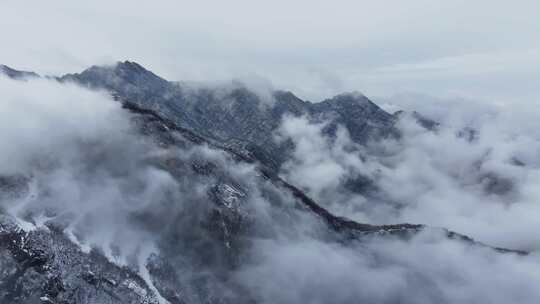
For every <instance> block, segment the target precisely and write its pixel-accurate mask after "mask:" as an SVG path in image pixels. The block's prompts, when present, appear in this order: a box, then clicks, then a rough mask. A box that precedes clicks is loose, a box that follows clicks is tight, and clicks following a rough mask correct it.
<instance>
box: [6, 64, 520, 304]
mask: <svg viewBox="0 0 540 304" xmlns="http://www.w3.org/2000/svg"><path fill="white" fill-rule="evenodd" d="M0 72H2V73H3V74H5V75H7V77H10V78H13V79H14V80H18V81H24V80H29V79H32V78H39V77H41V76H39V75H37V74H36V73H33V72H25V71H17V70H15V69H12V68H9V67H7V66H0ZM46 78H47V79H49V80H51V81H57V82H59V83H74V84H76V85H78V86H82V87H85V88H89V89H91V90H100V91H104V92H106V93H107V94H110V96H112V98H113V99H114V100H116V101H117V102H119V103H121V104H122V108H123V109H124V110H125V111H126V113H129V114H128V115H129V118H130V121H131V123H132V127H133V132H135V133H136V134H138V135H139V136H141V137H143V138H145V139H146V140H147V141H149V142H151V144H152V145H153V146H155V147H159V149H160V150H164V151H168V153H161V154H159V155H157V156H155V157H152V158H150V159H147V160H145V164H144V165H148V166H152V167H154V168H157V169H159V170H162V171H164V172H167V174H170V176H172V177H173V178H174V180H175V181H176V182H177V183H178V184H179V185H182V187H185V188H186V189H194V188H196V187H201V185H203V186H204V187H203V188H204V190H203V191H202V192H203V195H200V196H196V195H194V196H193V197H192V198H189V203H187V206H188V207H189V208H182V210H177V209H176V208H174V207H169V208H168V209H167V208H164V209H151V210H147V209H143V210H142V211H141V210H137V211H136V212H133V214H130V218H131V219H132V220H133V221H134V222H135V223H136V225H137V227H139V226H140V227H144V229H146V230H145V231H150V232H151V233H153V234H154V235H156V243H157V246H158V247H159V250H158V251H157V253H153V254H151V255H150V256H149V257H148V258H147V260H146V261H144V263H145V264H144V269H146V270H145V271H141V269H140V268H137V265H135V264H136V263H127V264H126V265H117V264H115V263H114V262H113V261H110V259H108V258H107V256H106V254H105V253H104V252H103V250H100V248H93V249H92V250H90V251H88V252H85V251H84V250H81V249H80V248H79V247H80V246H79V245H78V244H76V242H74V241H73V239H72V237H71V236H70V235H68V234H67V233H66V231H67V230H66V227H67V226H68V225H69V224H68V223H66V216H65V215H64V214H62V213H61V212H60V211H58V210H47V212H48V213H47V214H48V215H47V220H46V221H45V222H44V223H43V224H42V225H41V226H39V225H37V221H36V219H35V217H33V215H35V214H37V213H39V212H41V211H42V210H40V209H39V204H37V207H35V209H32V210H29V211H28V212H26V213H25V215H24V216H23V220H25V221H28V222H30V223H32V224H34V225H36V226H39V228H37V229H34V230H31V231H26V230H25V229H23V228H22V227H21V226H20V219H17V218H16V217H14V215H12V214H9V213H8V212H1V210H0V302H1V303H102V304H107V303H257V302H258V299H257V298H256V297H255V296H253V295H252V294H250V292H249V291H246V290H245V287H244V286H238V285H237V284H236V283H234V282H233V279H232V277H233V275H232V274H233V273H235V271H236V270H238V269H240V268H241V267H242V265H243V264H244V263H245V260H247V259H248V258H247V257H246V256H247V252H249V249H250V248H252V246H254V245H253V243H254V239H260V238H263V239H265V238H274V237H275V235H277V234H279V233H282V232H281V230H282V229H283V230H285V231H288V232H290V233H293V232H294V231H296V230H297V229H300V227H299V226H300V224H299V223H300V222H301V221H303V220H302V219H303V218H304V217H306V218H309V222H314V223H315V224H314V225H313V227H312V229H314V231H316V232H317V233H316V234H317V239H320V240H323V241H324V242H329V243H336V244H340V246H348V244H351V243H356V242H360V243H362V242H363V241H364V240H366V239H372V238H399V239H407V238H411V237H412V236H414V235H415V234H417V233H418V232H420V231H423V230H426V229H435V230H437V229H438V228H430V227H425V226H424V225H418V224H408V223H397V224H395V223H390V224H388V225H370V224H365V223H358V222H355V221H352V220H349V219H347V218H344V217H339V216H336V215H334V214H332V212H330V211H329V210H327V209H326V208H325V207H324V204H323V203H321V202H316V201H315V200H314V199H312V198H310V197H309V195H308V194H307V193H305V192H304V191H303V190H302V189H301V188H300V187H298V186H296V185H293V184H291V183H290V182H288V181H286V180H285V179H284V178H283V177H281V176H280V174H279V173H280V169H281V168H282V166H283V165H284V164H285V163H286V162H287V161H288V160H290V158H291V153H292V152H293V150H294V143H293V142H291V141H290V140H289V141H287V140H286V141H279V140H276V136H275V134H276V131H277V130H278V129H279V127H280V125H281V123H282V120H283V119H284V118H286V117H289V116H292V117H298V116H304V117H308V118H309V120H310V121H313V122H318V123H324V128H323V134H324V135H325V136H327V137H328V138H330V139H331V138H334V137H335V136H336V132H337V130H338V127H340V126H342V127H343V128H345V129H346V130H347V132H348V134H349V135H350V138H351V139H352V140H353V141H354V143H355V144H358V145H361V146H364V145H368V144H369V143H370V142H374V141H378V140H381V139H386V138H394V139H399V137H400V136H401V135H400V131H399V129H398V128H397V126H396V124H397V123H398V121H399V119H400V115H401V113H387V112H386V111H384V110H383V109H381V108H380V107H378V106H377V105H376V104H375V103H373V102H372V101H371V100H370V99H368V98H367V97H366V96H364V95H362V94H361V93H357V92H353V93H345V94H340V95H337V96H335V97H332V98H330V99H326V100H323V101H320V102H310V101H305V100H302V99H300V98H298V97H297V96H295V95H294V94H293V93H291V92H287V91H275V90H269V93H268V94H265V95H261V94H257V93H256V92H254V91H252V90H250V88H248V87H247V86H245V85H243V84H242V83H239V82H232V83H231V84H228V85H221V86H208V85H193V84H188V83H183V82H174V81H168V80H166V79H163V78H162V77H160V76H158V75H156V74H154V73H152V72H151V71H148V70H147V69H145V68H144V67H142V66H141V65H139V64H137V63H135V62H130V61H125V62H118V63H117V64H115V65H111V66H93V67H90V68H88V69H86V70H84V71H82V72H81V73H76V74H66V75H63V76H55V77H46ZM415 117H416V118H417V119H418V121H419V122H420V124H421V125H422V126H424V127H425V128H428V129H433V128H436V126H437V123H436V122H434V121H431V120H429V119H427V118H425V117H423V116H421V115H419V114H417V113H416V114H415ZM201 147H206V148H204V149H210V150H212V151H218V152H217V153H219V155H220V156H219V157H215V156H208V155H206V154H205V153H203V152H204V151H206V150H204V149H203V148H201ZM193 151H195V153H192V152H193ZM241 166H250V168H251V167H253V168H254V169H253V173H252V174H251V173H250V174H245V175H239V174H238V173H236V172H237V171H235V170H233V169H231V168H237V167H241ZM32 179H33V177H32V175H31V174H28V173H27V172H21V173H20V174H19V175H14V176H2V177H0V199H2V198H5V197H8V196H9V197H24V196H27V195H29V193H31V184H32ZM355 182H356V183H357V185H356V186H355V189H357V190H358V191H364V190H363V189H365V187H364V186H365V185H364V184H365V183H368V184H369V181H365V180H357V181H355ZM183 189H184V188H183ZM37 196H38V199H39V194H38V195H37ZM258 196H260V197H263V198H264V199H265V200H267V201H269V202H270V206H271V209H270V210H267V211H265V213H264V214H265V215H264V216H262V215H260V213H259V212H260V211H258V210H255V209H254V208H255V207H254V206H253V205H252V204H253V202H254V201H255V200H254V199H253V197H258ZM170 204H172V205H173V206H174V204H175V202H174V201H172V202H170ZM68 218H69V217H68ZM67 221H69V220H67ZM156 223H162V225H160V224H156ZM277 226H279V227H277ZM278 230H279V233H278V232H277V231H278ZM439 230H441V231H442V232H443V233H444V234H445V235H446V236H447V237H448V238H450V239H453V240H455V241H457V242H464V243H466V244H470V246H478V247H485V245H483V244H481V243H479V242H476V241H474V240H472V239H471V238H469V237H467V236H464V235H461V234H458V233H455V232H451V231H448V230H445V229H439ZM314 233H315V232H314ZM493 250H495V251H496V252H499V253H500V254H519V255H523V254H526V253H525V252H519V251H511V250H507V249H502V248H493ZM179 252H182V253H181V254H179ZM186 264H187V265H186ZM186 269H187V270H186ZM186 272H189V273H190V275H189V276H187V275H186ZM194 274H196V275H194Z"/></svg>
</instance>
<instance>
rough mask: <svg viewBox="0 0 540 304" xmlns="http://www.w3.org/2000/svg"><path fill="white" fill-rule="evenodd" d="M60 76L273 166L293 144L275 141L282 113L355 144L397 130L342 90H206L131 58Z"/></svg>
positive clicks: (388, 117)
mask: <svg viewBox="0 0 540 304" xmlns="http://www.w3.org/2000/svg"><path fill="white" fill-rule="evenodd" d="M59 79H60V81H70V82H75V83H78V84H81V85H84V86H87V87H90V88H94V89H96V88H97V89H105V90H107V91H110V92H111V93H112V94H113V95H114V96H116V97H117V98H118V99H120V100H125V101H129V102H132V103H135V104H137V105H139V106H141V107H143V108H147V109H152V110H155V111H156V112H157V113H159V114H160V115H161V116H163V117H164V118H167V119H169V120H171V121H173V122H175V123H176V124H178V125H179V126H181V127H184V128H187V129H190V130H192V131H194V132H196V133H198V134H201V135H203V136H205V137H207V138H210V139H213V140H216V141H219V142H220V143H223V144H224V145H228V146H231V147H234V148H235V149H237V150H244V151H246V153H250V154H254V155H257V158H258V159H259V160H261V161H263V162H264V163H265V164H266V165H267V166H270V167H272V168H275V169H278V168H279V167H280V166H281V164H283V162H285V161H286V160H287V159H288V157H289V153H290V151H291V148H292V147H291V145H290V143H288V142H283V143H277V142H276V141H275V140H274V132H275V131H276V129H277V128H278V127H279V125H280V124H281V121H282V118H283V117H284V116H285V115H294V116H300V115H308V116H309V117H311V119H313V120H314V121H319V122H328V125H327V127H326V128H325V130H324V131H325V132H326V133H328V134H329V135H333V134H335V132H336V128H337V126H338V125H343V126H344V127H345V128H346V129H347V131H348V132H349V134H350V136H351V138H352V139H353V140H354V141H355V142H357V143H360V144H365V143H366V142H368V141H369V140H375V139H378V138H381V137H387V136H395V135H397V134H398V131H397V130H396V129H395V128H394V123H395V121H396V117H394V116H393V115H391V114H388V113H386V112H385V111H383V110H382V109H381V108H379V107H378V106H377V105H375V104H374V103H373V102H371V101H370V100H369V99H368V98H367V97H365V96H363V95H362V94H360V93H347V94H341V95H338V96H335V97H333V98H331V99H327V100H324V101H322V102H318V103H312V102H309V101H304V100H302V99H300V98H298V97H296V96H295V95H294V94H293V93H291V92H285V91H271V92H270V93H269V94H268V95H269V97H266V98H264V97H261V96H259V95H257V94H255V93H254V92H252V91H251V90H249V88H247V87H245V86H244V85H242V84H241V83H232V84H231V85H230V86H225V87H217V88H215V87H214V88H211V87H192V86H188V85H182V83H178V82H171V81H167V80H165V79H163V78H161V77H159V76H157V75H155V74H154V73H152V72H150V71H148V70H146V69H145V68H143V67H142V66H140V65H139V64H137V63H135V62H130V61H125V62H119V63H117V64H116V65H114V66H106V67H99V66H93V67H91V68H89V69H87V70H85V71H83V72H81V73H79V74H68V75H65V76H62V77H60V78H59ZM264 99H270V100H264Z"/></svg>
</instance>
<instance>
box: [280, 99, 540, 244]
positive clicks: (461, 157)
mask: <svg viewBox="0 0 540 304" xmlns="http://www.w3.org/2000/svg"><path fill="white" fill-rule="evenodd" d="M393 101H394V103H393V104H392V103H387V104H386V105H385V107H386V108H387V109H393V110H397V109H403V108H404V109H409V110H412V109H415V110H418V111H420V113H422V114H426V115H427V116H428V117H433V118H435V119H436V120H437V121H439V122H441V125H440V126H439V127H438V129H437V131H435V132H432V131H429V130H426V129H424V128H422V127H421V126H419V125H418V124H417V123H416V121H415V119H414V118H412V117H411V116H407V115H405V116H404V117H402V119H401V120H400V121H399V123H398V125H397V126H398V127H399V129H400V130H401V131H402V133H403V137H402V138H401V140H399V141H394V140H386V141H382V142H378V143H372V145H371V146H368V147H367V148H363V147H358V146H356V147H355V145H354V144H352V143H351V140H350V139H349V137H348V135H347V133H346V132H345V131H342V132H341V133H340V135H338V136H337V138H336V139H335V140H331V139H328V138H326V137H324V136H323V135H322V132H321V130H322V128H323V125H320V124H319V125H318V124H312V123H310V122H309V121H308V120H307V119H305V118H289V119H286V120H284V122H283V124H282V127H281V132H282V136H284V137H285V138H290V139H292V140H293V142H295V144H296V149H295V152H294V159H293V160H291V161H289V162H288V163H287V164H286V165H285V166H284V171H283V174H284V176H285V177H286V178H287V179H288V180H290V181H291V182H293V183H295V184H298V185H301V186H303V187H304V189H306V190H307V191H308V192H309V193H310V195H312V196H313V197H315V198H317V199H318V201H320V202H322V203H323V204H325V205H326V206H328V207H330V208H331V210H333V211H334V212H336V213H338V214H341V215H344V216H348V217H352V218H354V219H357V220H359V221H369V222H373V223H396V222H411V223H422V224H427V225H430V226H436V227H446V228H449V229H451V230H454V231H457V232H460V233H463V234H467V235H469V236H472V237H474V238H475V239H477V240H480V241H482V242H485V243H487V244H490V245H494V246H501V247H508V248H515V249H524V250H537V249H539V248H540V247H539V246H540V239H539V238H538V237H537V236H536V234H535V233H534V231H537V230H538V229H539V228H540V227H539V225H540V222H539V221H538V220H537V218H538V215H539V214H540V209H538V204H537V203H536V202H537V201H538V198H539V197H538V192H537V191H536V190H534V189H535V188H536V187H535V185H536V184H537V183H538V178H539V176H540V174H539V173H540V171H539V168H540V167H539V162H538V160H537V158H538V157H537V156H538V155H539V153H540V133H538V131H537V130H539V126H538V122H537V120H536V119H534V117H535V116H537V115H538V109H537V108H536V107H534V106H528V107H523V108H519V107H516V106H509V105H499V106H497V105H486V104H483V103H478V102H473V101H468V100H461V101H459V100H458V101H445V100H437V99H430V98H427V97H423V98H420V97H417V98H414V95H413V96H412V97H410V98H395V99H393ZM400 102H401V103H400ZM303 130H309V132H306V131H303ZM351 147H352V148H351ZM317 168H318V169H320V170H317ZM358 176H362V177H367V178H369V180H371V182H368V185H374V188H375V189H376V194H373V192H366V191H364V190H361V191H359V192H358V191H351V189H350V188H347V187H346V185H347V183H348V182H349V181H351V180H353V181H354V180H355V178H357V177H358ZM360 181H364V182H365V180H360ZM370 189H373V188H370Z"/></svg>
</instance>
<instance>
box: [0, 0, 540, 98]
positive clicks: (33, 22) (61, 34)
mask: <svg viewBox="0 0 540 304" xmlns="http://www.w3.org/2000/svg"><path fill="white" fill-rule="evenodd" d="M0 10H1V11H2V18H1V19H0V36H1V37H2V47H1V48H0V62H2V63H4V64H7V65H10V66H13V67H15V68H21V69H30V70H35V71H37V72H41V73H45V74H48V73H50V74H61V73H66V72H76V71H80V70H82V69H84V68H86V67H88V66H89V65H92V64H101V63H109V62H114V61H116V60H124V59H130V60H135V61H137V62H140V63H141V64H143V65H144V66H146V67H148V68H149V69H152V70H153V71H155V72H156V73H158V74H161V75H163V76H165V77H166V78H168V79H174V80H196V81H208V80H210V81H221V80H228V79H230V78H233V77H236V78H249V77H252V76H258V77H263V78H267V79H269V80H270V81H271V82H272V83H273V85H274V86H275V87H277V88H285V89H290V90H293V91H295V92H296V93H297V94H298V95H300V96H301V97H304V98H308V99H312V100H314V101H317V100H320V99H322V98H324V97H327V96H329V95H332V94H335V93H338V92H341V91H349V90H359V91H362V92H363V93H364V94H366V95H368V96H392V95H394V94H397V93H402V92H416V93H423V94H430V95H434V96H437V97H443V98H448V97H455V96H461V97H468V98H474V99H481V100H486V101H494V102H510V103H515V102H527V103H536V102H538V95H539V94H538V88H539V87H540V41H539V39H538V38H539V37H540V19H539V18H538V11H540V2H538V1H529V0H523V1H498V0H496V1H493V0H492V1H485V0H477V1H463V0H455V1H438V0H411V1H378V2H377V3H373V1H345V0H338V1H307V0H297V1H284V0H277V1H264V2H262V1H220V2H218V1H206V0H203V1H196V2H194V1H190V2H188V1H165V0H163V1H161V0H160V1H123V0H122V1H114V2H113V1H104V0H94V1H84V2H83V1H68V0H59V1H20V0H18V1H11V0H3V1H0Z"/></svg>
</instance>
